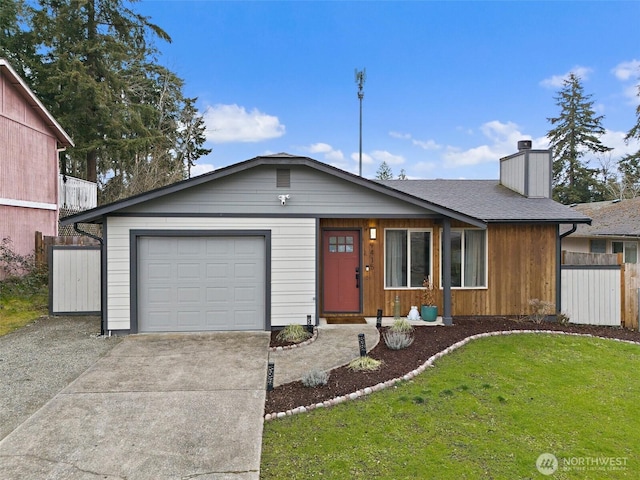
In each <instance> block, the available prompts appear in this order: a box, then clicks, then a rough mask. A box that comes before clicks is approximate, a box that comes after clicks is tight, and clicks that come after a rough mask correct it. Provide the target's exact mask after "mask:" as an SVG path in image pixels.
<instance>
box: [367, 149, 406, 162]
mask: <svg viewBox="0 0 640 480" xmlns="http://www.w3.org/2000/svg"><path fill="white" fill-rule="evenodd" d="M371 156H372V157H373V158H374V159H375V160H377V161H378V162H380V163H382V162H387V164H388V165H402V164H403V163H404V157H403V156H401V155H394V154H392V153H389V152H387V151H386V150H374V151H373V152H371Z"/></svg>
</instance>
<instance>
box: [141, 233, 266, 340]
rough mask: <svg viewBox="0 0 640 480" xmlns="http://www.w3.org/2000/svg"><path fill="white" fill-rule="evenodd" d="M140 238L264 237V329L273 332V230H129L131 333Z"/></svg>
mask: <svg viewBox="0 0 640 480" xmlns="http://www.w3.org/2000/svg"><path fill="white" fill-rule="evenodd" d="M139 237H263V238H264V249H265V252H264V257H265V272H264V274H265V292H264V294H265V297H264V309H265V312H264V329H265V330H267V331H268V330H271V230H129V297H130V302H129V303H130V304H129V326H130V333H138V238H139Z"/></svg>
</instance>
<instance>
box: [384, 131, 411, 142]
mask: <svg viewBox="0 0 640 480" xmlns="http://www.w3.org/2000/svg"><path fill="white" fill-rule="evenodd" d="M389 136H390V137H393V138H399V139H400V140H411V134H410V133H400V132H389Z"/></svg>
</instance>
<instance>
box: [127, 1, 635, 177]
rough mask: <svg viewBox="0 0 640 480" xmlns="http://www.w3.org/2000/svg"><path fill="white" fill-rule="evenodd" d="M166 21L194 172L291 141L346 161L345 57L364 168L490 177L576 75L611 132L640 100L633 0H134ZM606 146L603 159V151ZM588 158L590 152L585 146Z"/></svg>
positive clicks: (540, 142) (351, 161) (353, 138)
mask: <svg viewBox="0 0 640 480" xmlns="http://www.w3.org/2000/svg"><path fill="white" fill-rule="evenodd" d="M134 9H135V10H136V11H138V12H139V13H141V14H143V15H146V16H148V17H150V20H151V21H152V22H153V23H156V24H157V25H159V26H160V27H162V28H163V29H164V30H166V31H167V32H168V33H169V35H170V36H171V37H172V39H173V42H172V43H171V44H167V43H164V42H158V43H157V47H158V48H159V49H160V51H161V57H160V61H161V63H163V64H164V65H166V66H167V67H169V68H170V69H172V70H173V71H174V72H176V73H177V74H178V75H179V76H180V77H181V78H183V79H184V80H185V93H186V94H187V95H188V96H191V97H198V103H197V105H198V108H199V109H200V111H201V112H202V113H203V115H204V117H205V119H206V123H207V128H208V131H207V139H208V142H207V146H208V147H210V148H212V149H213V151H212V153H211V154H210V155H209V156H207V157H205V158H202V159H200V161H199V162H198V164H199V165H198V167H197V168H196V170H195V173H204V172H206V171H210V170H212V169H215V168H220V167H224V166H226V165H230V164H233V163H236V162H240V161H243V160H247V159H249V158H253V157H255V156H257V155H263V154H270V153H277V152H288V153H291V154H299V155H304V156H310V157H312V158H315V159H317V160H320V161H324V162H327V163H329V164H331V165H334V166H337V167H340V168H343V169H345V170H348V171H350V172H352V173H357V172H358V131H359V127H358V124H359V123H358V122H359V104H358V98H357V85H356V83H355V79H354V72H355V70H356V69H362V68H366V72H367V79H366V83H365V87H364V94H365V97H364V102H363V159H364V161H363V175H364V176H365V177H373V176H375V173H376V170H377V169H378V167H379V165H380V163H381V162H382V161H383V160H384V161H386V162H387V163H388V164H389V165H390V166H391V168H392V170H393V173H394V174H395V175H397V174H399V173H400V170H401V169H404V170H405V171H406V174H407V175H408V176H409V178H479V179H484V178H486V179H491V178H497V177H498V168H499V167H498V165H499V162H498V160H499V158H500V157H502V156H505V155H508V154H511V153H514V152H515V151H516V143H517V141H518V140H520V139H533V141H534V147H536V148H547V146H548V142H547V139H546V133H547V131H548V130H549V127H550V124H549V122H548V121H547V118H548V117H553V116H557V115H558V114H559V107H557V106H556V105H555V100H554V96H555V95H556V93H557V92H558V90H559V89H560V87H561V83H562V79H563V78H564V77H565V76H566V75H567V74H568V73H569V72H571V71H574V72H576V73H578V74H579V75H580V76H581V77H582V79H583V86H584V89H585V93H587V94H591V95H592V96H593V97H592V100H594V101H595V108H596V111H597V113H598V114H602V115H604V116H605V118H604V121H603V125H604V126H605V128H606V129H607V134H606V136H605V137H604V138H603V139H602V141H603V142H604V143H605V144H606V145H608V146H611V147H614V148H615V150H614V151H613V153H612V155H611V158H610V159H608V160H609V161H615V160H616V159H618V158H619V157H620V156H622V155H623V154H625V153H627V152H630V151H637V149H638V148H640V146H639V145H638V144H637V143H635V144H632V145H625V143H624V141H623V137H624V135H625V133H626V132H627V131H628V130H629V129H630V128H631V127H632V126H633V125H634V124H635V122H636V116H635V109H636V107H637V105H638V103H639V102H640V98H639V97H638V96H637V93H638V89H637V85H638V83H639V78H640V48H639V47H640V29H638V26H637V22H638V19H639V18H640V2H638V1H629V2H622V1H603V2H598V1H588V2H582V1H566V2H559V1H534V2H517V1H499V2H484V1H474V2H459V1H449V2H435V1H407V2H391V1H389V2H386V1H376V2H360V1H353V2H342V1H323V2H304V1H301V2H294V1H283V2H274V1H258V2H249V1H226V2H220V1H207V0H142V1H141V2H140V3H137V4H135V5H134ZM604 160H607V159H604ZM594 161H595V160H594Z"/></svg>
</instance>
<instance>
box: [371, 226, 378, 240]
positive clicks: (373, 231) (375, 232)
mask: <svg viewBox="0 0 640 480" xmlns="http://www.w3.org/2000/svg"><path fill="white" fill-rule="evenodd" d="M376 238H378V229H377V228H375V227H371V228H370V229H369V240H375V239H376Z"/></svg>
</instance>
